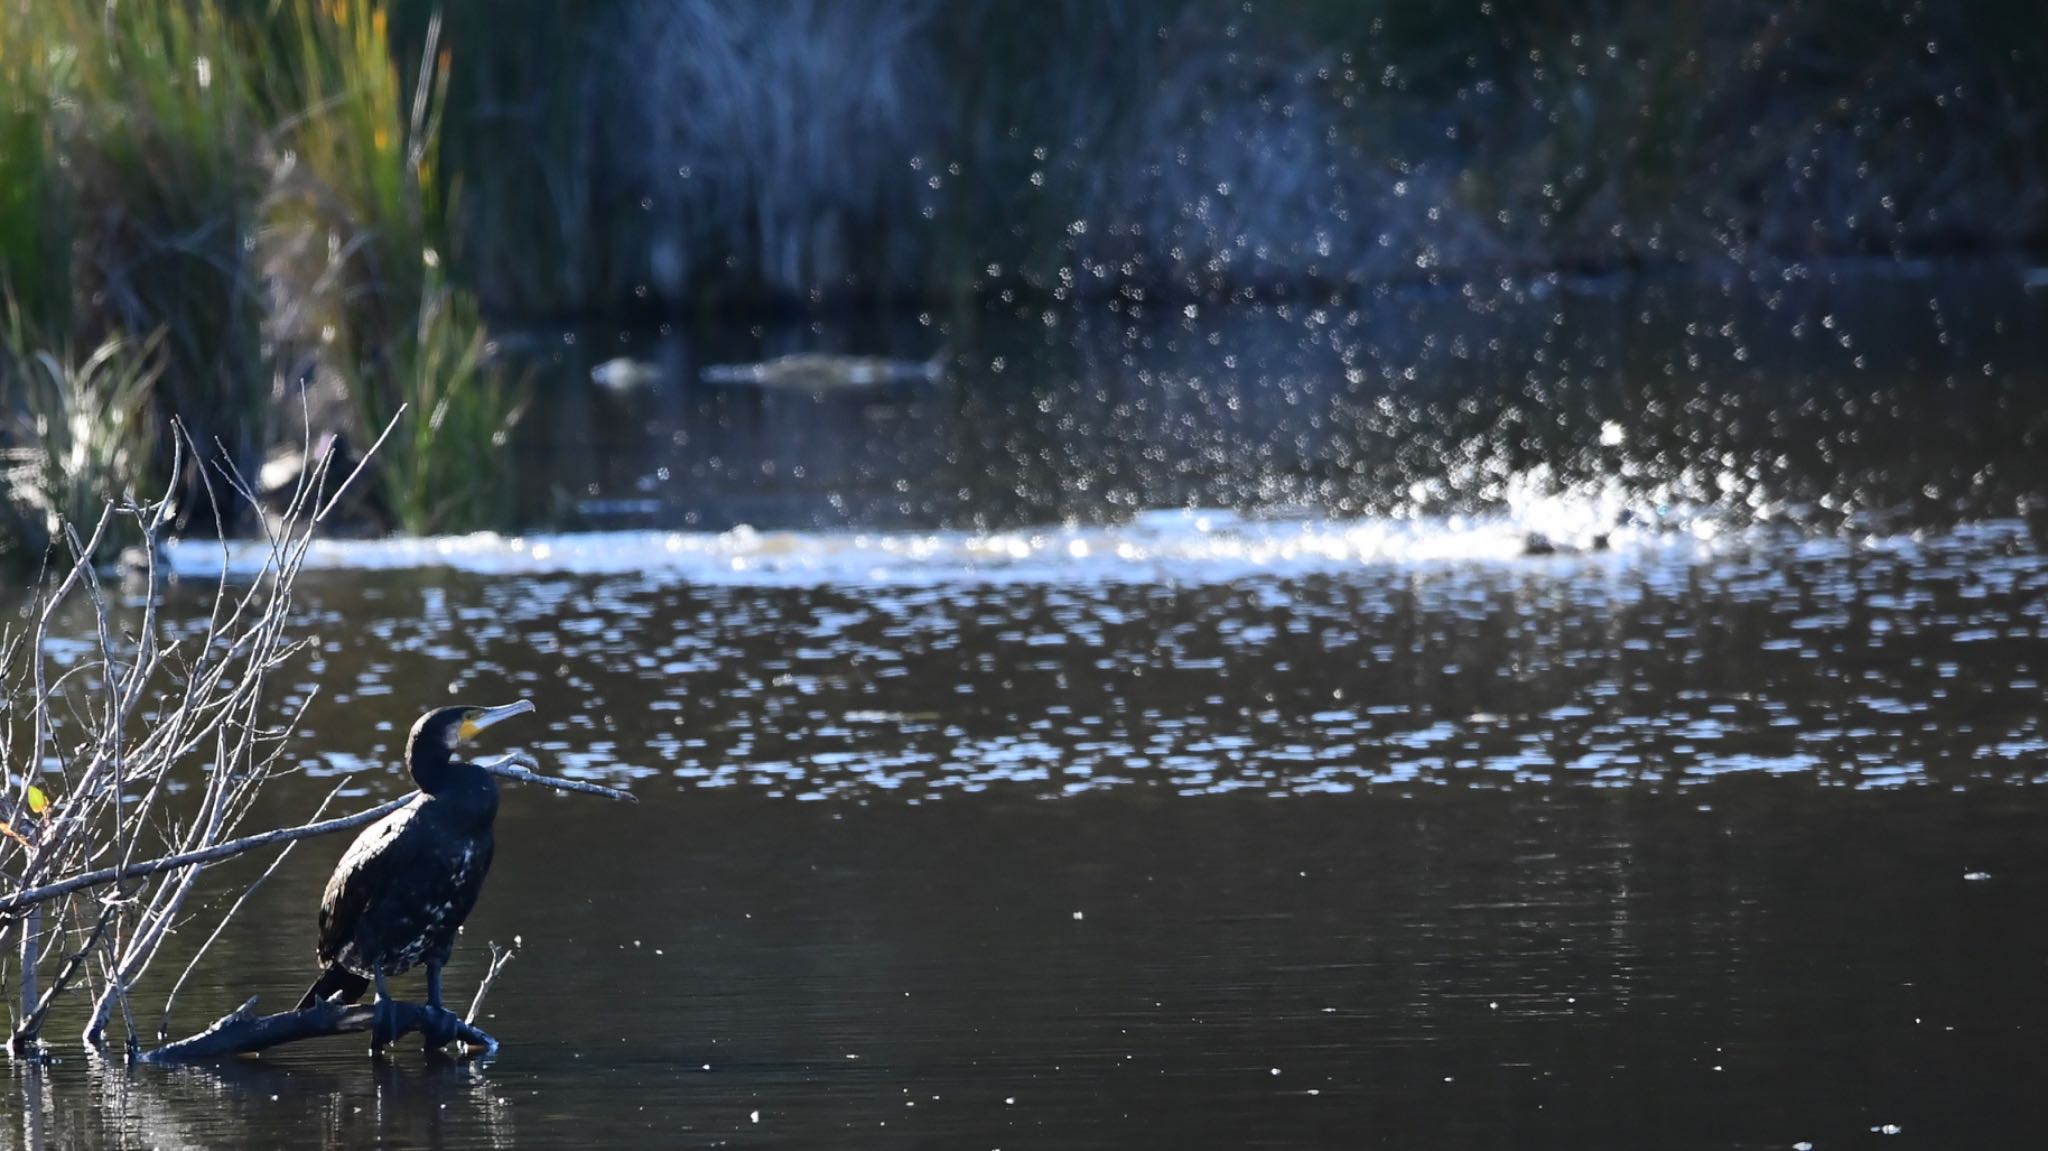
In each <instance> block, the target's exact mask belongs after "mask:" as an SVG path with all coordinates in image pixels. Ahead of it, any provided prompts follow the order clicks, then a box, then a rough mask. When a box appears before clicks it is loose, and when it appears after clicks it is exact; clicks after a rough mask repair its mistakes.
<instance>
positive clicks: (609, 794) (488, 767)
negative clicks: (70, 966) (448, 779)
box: [0, 751, 640, 911]
mask: <svg viewBox="0 0 2048 1151" xmlns="http://www.w3.org/2000/svg"><path fill="white" fill-rule="evenodd" d="M535 765H536V761H535V760H534V758H533V757H532V756H531V755H529V754H527V753H526V752H523V751H508V752H506V753H505V754H503V755H501V756H497V757H496V758H493V759H487V760H484V761H483V762H482V763H479V764H477V766H478V767H481V768H483V769H484V770H485V771H488V772H490V773H491V774H492V775H496V776H500V777H503V778H505V779H516V780H518V781H519V782H521V783H537V784H540V785H541V786H542V787H552V788H554V789H555V790H557V791H574V792H580V793H582V794H584V795H601V796H604V797H605V798H606V799H617V800H623V801H625V802H626V803H638V802H640V800H639V797H637V796H635V795H634V794H633V793H632V792H630V791H620V790H619V789H618V788H616V787H606V786H604V785H603V784H600V783H585V782H583V781H582V780H580V779H563V778H561V777H559V776H553V775H541V774H540V773H539V772H536V771H534V770H533V768H534V766H535ZM5 910H6V907H5V905H4V904H0V911H5Z"/></svg>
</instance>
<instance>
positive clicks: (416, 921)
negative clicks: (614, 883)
mask: <svg viewBox="0 0 2048 1151" xmlns="http://www.w3.org/2000/svg"><path fill="white" fill-rule="evenodd" d="M532 710H533V705H531V704H529V703H525V702H523V701H522V702H520V703H515V704H510V705H507V706H505V707H497V708H479V707H444V708H440V709H438V710H436V711H431V712H428V713H427V714H426V715H424V716H421V717H420V720H419V722H418V723H416V724H414V725H413V729H412V735H411V738H410V739H409V740H408V742H407V745H406V766H407V767H408V768H410V769H411V771H412V777H413V782H414V783H416V784H418V785H419V794H417V795H415V796H413V798H412V801H411V802H409V803H407V804H406V805H405V806H404V807H401V808H399V809H398V810H397V811H394V812H392V813H391V814H390V815H387V816H385V817H384V818H383V819H380V820H378V821H377V822H376V823H373V824H371V825H370V826H369V827H368V828H367V829H365V830H364V831H363V833H362V834H361V835H358V836H357V837H356V841H355V842H354V843H352V844H350V845H349V849H348V851H347V853H346V854H344V855H343V856H342V857H341V862H340V863H339V864H337V865H336V866H335V869H334V874H333V876H331V877H330V878H329V879H328V880H327V891H326V894H325V895H323V896H322V897H321V900H320V951H319V954H320V961H321V962H322V963H325V964H328V968H327V970H326V972H325V973H324V974H322V975H321V976H320V979H319V981H318V982H316V983H314V984H313V986H312V987H311V988H310V989H309V990H308V991H307V992H306V995H305V997H304V998H303V999H301V1000H300V1001H299V1007H300V1009H301V1010H303V1009H305V1008H307V1007H311V1006H312V1005H314V1004H315V1003H318V1002H319V1001H321V1000H323V999H329V998H333V997H335V996H336V995H339V996H340V997H341V1001H342V1002H344V1003H356V1002H359V1001H361V999H362V997H363V995H364V994H365V993H366V992H367V991H368V990H369V988H370V985H371V984H372V983H373V982H374V983H375V984H376V985H377V988H378V998H379V999H380V1000H381V999H383V998H385V995H384V992H383V978H384V976H387V975H396V974H399V973H400V972H403V971H407V970H410V969H411V968H413V967H416V966H419V965H420V964H425V965H426V968H427V1001H428V1003H429V1005H431V1006H434V1007H439V1006H441V966H442V965H443V964H445V963H446V962H447V961H448V952H449V950H450V948H452V947H453V946H454V943H455V932H456V929H457V928H459V927H461V926H462V921H463V920H465V919H467V918H469V912H470V909H471V908H473V907H475V906H476V898H477V895H478V893H480V892H481V891H482V890H483V885H484V876H485V874H486V873H487V872H489V871H490V867H491V850H492V834H491V827H492V823H493V822H494V821H495V820H496V818H497V814H498V786H497V783H496V781H495V780H493V779H492V777H491V774H490V773H489V772H487V771H485V770H484V769H483V768H480V767H478V766H476V765H475V764H469V763H463V762H461V761H459V760H457V759H456V758H455V755H454V750H455V746H456V745H457V744H458V743H459V742H461V741H462V740H463V739H466V738H468V737H470V736H472V735H474V734H476V733H477V732H478V731H481V730H483V729H484V728H486V727H489V726H490V725H491V724H494V723H496V722H498V721H499V720H501V719H506V718H509V717H510V716H513V715H519V714H523V713H525V712H528V711H532Z"/></svg>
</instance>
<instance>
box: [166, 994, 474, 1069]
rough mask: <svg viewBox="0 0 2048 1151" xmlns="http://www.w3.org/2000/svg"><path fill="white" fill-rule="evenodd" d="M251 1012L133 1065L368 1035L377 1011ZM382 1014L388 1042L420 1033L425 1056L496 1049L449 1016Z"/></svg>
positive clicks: (238, 1012) (418, 1008) (244, 1009)
mask: <svg viewBox="0 0 2048 1151" xmlns="http://www.w3.org/2000/svg"><path fill="white" fill-rule="evenodd" d="M255 1007H256V1000H255V999H254V998H253V997H252V998H250V999H249V1001H248V1002H246V1003H244V1004H242V1005H241V1006H240V1007H237V1008H235V1009H234V1010H233V1011H230V1012H228V1013H227V1014H226V1015H223V1016H221V1017H220V1018H219V1019H216V1020H214V1022H213V1025H212V1026H210V1027H208V1028H207V1029H206V1030H204V1031H202V1032H200V1033H199V1034H197V1035H194V1036H191V1037H189V1038H186V1039H180V1040H178V1041H176V1042H175V1043H166V1044H164V1045H163V1046H161V1047H157V1048H154V1049H152V1050H149V1051H144V1052H143V1053H142V1054H140V1055H138V1056H137V1057H136V1058H137V1061H139V1062H142V1063H199V1062H204V1061H206V1060H209V1059H226V1058H229V1057H231V1056H235V1055H248V1054H252V1053H254V1052H257V1051H262V1050H265V1049H266V1048H271V1047H276V1046H279V1045H281V1044H285V1043H296V1042H298V1041H299V1040H302V1039H318V1038H321V1037H323V1036H329V1035H348V1034H353V1033H356V1032H363V1031H371V1030H373V1029H374V1028H375V1027H376V1025H377V1009H376V1008H375V1007H373V1006H371V1005H369V1004H364V1003H354V1004H344V1003H339V1002H336V1001H334V1000H328V1001H326V1002H323V1003H315V1004H314V1005H313V1006H311V1007H308V1008H305V1009H303V1010H299V1011H280V1012H278V1013H276V1014H274V1015H257V1014H255ZM386 1010H387V1011H389V1012H390V1013H391V1015H392V1018H393V1021H394V1022H395V1023H396V1024H397V1026H396V1028H395V1029H394V1030H393V1032H392V1034H391V1035H390V1037H389V1038H390V1039H391V1040H393V1041H396V1040H398V1039H401V1038H403V1037H405V1036H407V1035H410V1034H412V1033H413V1032H419V1033H420V1034H421V1035H422V1036H424V1037H425V1042H426V1046H427V1049H428V1050H430V1051H431V1050H433V1049H435V1048H438V1047H441V1046H444V1045H446V1044H448V1043H452V1042H457V1041H459V1042H461V1043H464V1044H466V1045H468V1046H471V1047H480V1048H482V1049H483V1051H484V1053H485V1054H489V1053H491V1052H494V1051H496V1050H497V1049H498V1041H497V1040H495V1039H493V1038H491V1037H490V1036H489V1035H487V1034H485V1033H484V1032H483V1031H482V1030H481V1029H479V1028H477V1027H476V1026H474V1025H472V1024H470V1023H468V1022H466V1021H464V1020H463V1018H462V1017H461V1016H459V1015H457V1014H455V1013H454V1012H453V1011H449V1010H446V1009H440V1010H436V1009H435V1008H432V1007H428V1006H426V1005H425V1004H421V1003H403V1002H399V1001H397V1000H393V1001H391V1002H390V1003H389V1004H387V1005H386Z"/></svg>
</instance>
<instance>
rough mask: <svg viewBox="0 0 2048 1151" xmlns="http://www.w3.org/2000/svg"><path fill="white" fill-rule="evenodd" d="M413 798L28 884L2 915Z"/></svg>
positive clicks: (325, 828)
mask: <svg viewBox="0 0 2048 1151" xmlns="http://www.w3.org/2000/svg"><path fill="white" fill-rule="evenodd" d="M415 794H416V793H415ZM413 798H414V796H413V795H402V796H400V797H398V798H397V799H393V800H389V801H387V802H384V803H380V804H378V805H377V806H375V807H373V808H370V809H369V810H367V811H359V812H356V813H355V814H354V815H344V816H339V817H337V818H334V819H329V820H324V821H322V822H319V823H307V824H301V825H300V826H298V827H284V828H279V829H278V830H276V831H265V832H262V833H260V834H257V835H245V836H243V837H242V838H240V839H231V840H228V841H227V842H225V843H216V844H214V845H212V846H211V847H202V848H199V849H197V850H194V851H182V852H179V853H178V854H176V855H166V856H163V857H162V858H159V859H150V860H145V861H143V862H141V863H136V864H130V865H129V866H127V867H102V868H100V869H99V870H97V871H88V872H85V873H83V874H80V875H74V876H71V877H70V878H68V879H63V880H59V881H58V882H56V883H46V884H44V885H43V886H41V887H30V888H26V889H24V890H21V891H17V892H15V893H13V894H12V895H7V896H0V916H5V915H10V914H12V913H13V912H16V911H19V910H21V909H22V908H24V907H32V906H34V905H36V904H38V903H43V902H46V901H48V900H51V899H57V898H60V897H62V896H66V895H69V894H71V893H72V892H74V891H82V890H84V889H85V888H88V887H96V886H98V885H100V884H103V883H113V882H115V881H117V880H127V879H144V878H147V877H149V876H152V875H159V874H161V873H163V872H166V871H176V870H177V869H178V868H181V867H196V866H198V865H200V864H203V863H218V862H220V861H221V860H223V859H231V858H233V857H234V856H237V855H241V854H243V853H244V852H249V851H255V850H257V849H258V848H263V847H269V846H270V845H271V844H273V843H290V842H291V841H293V840H295V839H307V838H310V837H312V836H315V835H332V834H333V833H335V832H337V831H347V830H349V829H350V828H355V827H361V826H363V825H364V824H366V823H374V822H376V821H377V820H379V819H382V818H384V817H385V816H387V815H390V814H391V813H392V812H394V811H397V810H398V809H399V808H401V807H404V806H405V805H406V804H408V803H411V802H412V801H413Z"/></svg>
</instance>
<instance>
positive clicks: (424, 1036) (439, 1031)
mask: <svg viewBox="0 0 2048 1151" xmlns="http://www.w3.org/2000/svg"><path fill="white" fill-rule="evenodd" d="M461 1028H462V1020H461V1018H460V1017H459V1016H457V1015H456V1014H455V1013H454V1012H453V1011H449V1010H447V1009H446V1008H442V1007H429V1008H427V1009H426V1010H425V1011H424V1012H423V1013H422V1015H421V1019H420V1044H421V1049H422V1050H424V1051H428V1052H433V1051H439V1050H440V1049H441V1048H443V1047H446V1046H448V1045H449V1044H450V1043H453V1042H455V1041H456V1040H457V1039H459V1038H461V1037H462V1031H461Z"/></svg>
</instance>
